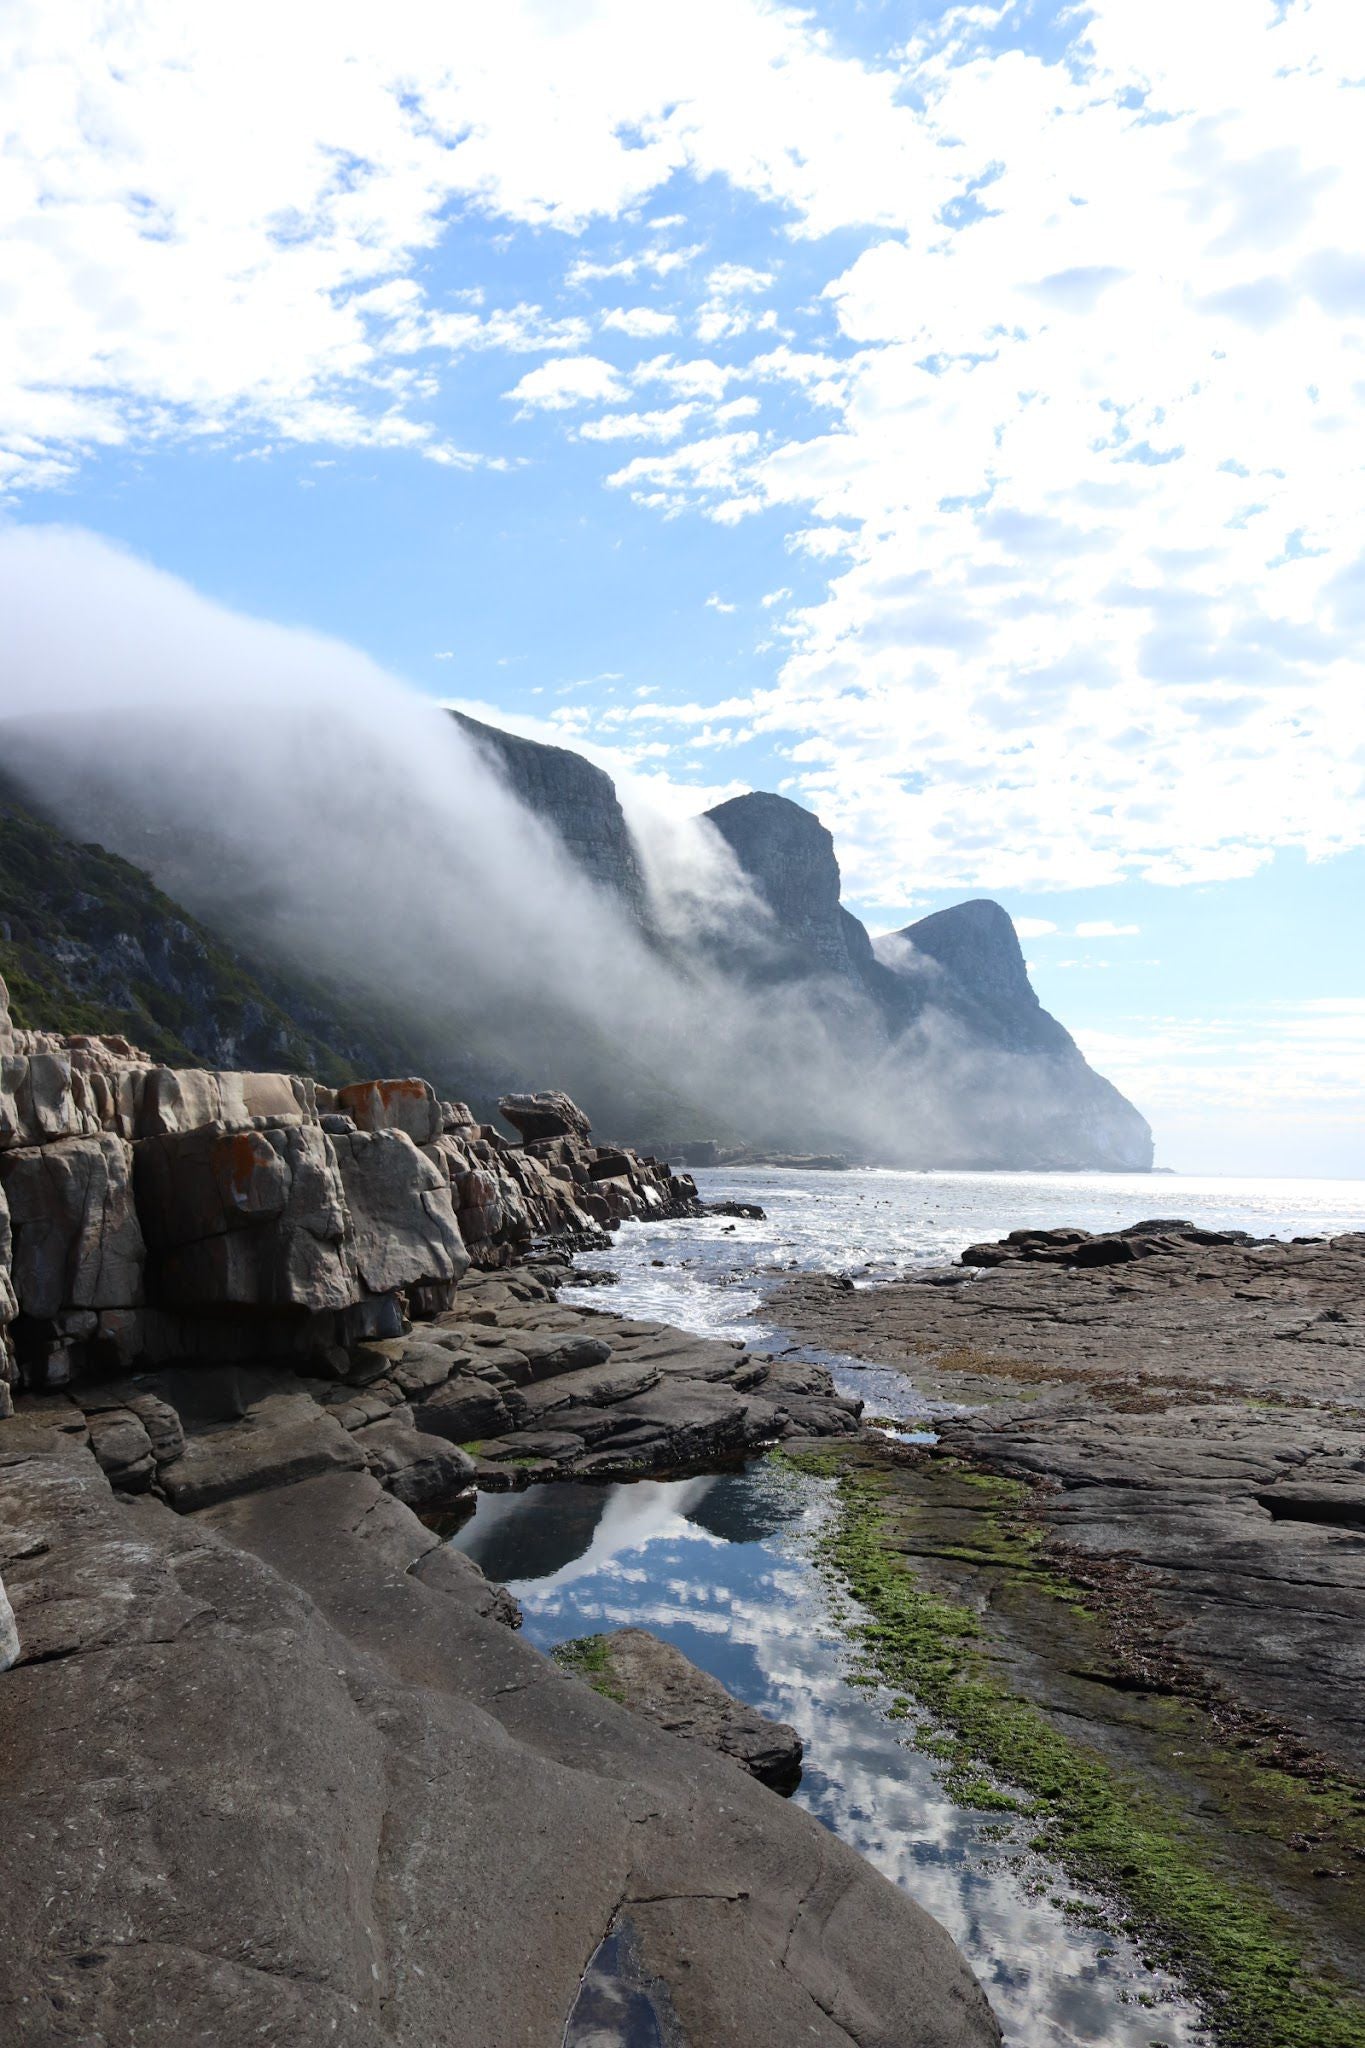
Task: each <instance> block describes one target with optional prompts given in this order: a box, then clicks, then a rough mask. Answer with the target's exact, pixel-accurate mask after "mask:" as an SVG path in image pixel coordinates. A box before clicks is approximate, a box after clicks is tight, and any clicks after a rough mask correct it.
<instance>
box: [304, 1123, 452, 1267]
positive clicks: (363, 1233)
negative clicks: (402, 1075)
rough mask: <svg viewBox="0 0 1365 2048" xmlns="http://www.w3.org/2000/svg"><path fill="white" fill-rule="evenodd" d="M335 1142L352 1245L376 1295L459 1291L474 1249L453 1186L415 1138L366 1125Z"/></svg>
mask: <svg viewBox="0 0 1365 2048" xmlns="http://www.w3.org/2000/svg"><path fill="white" fill-rule="evenodd" d="M343 1092H344V1091H343ZM327 1142H328V1143H329V1144H330V1146H331V1148H332V1150H333V1152H334V1153H335V1155H336V1159H337V1162H338V1165H339V1167H340V1169H341V1184H342V1187H343V1189H344V1190H345V1197H346V1206H347V1209H348V1210H349V1212H350V1226H351V1248H352V1249H353V1252H354V1256H355V1260H356V1264H357V1266H358V1268H359V1271H360V1277H361V1279H362V1280H363V1281H364V1283H365V1285H366V1287H368V1288H369V1289H370V1291H371V1293H373V1294H387V1293H389V1292H390V1291H391V1290H392V1289H394V1288H398V1287H413V1286H417V1285H431V1284H433V1283H436V1284H445V1285H446V1286H447V1287H449V1288H452V1289H453V1284H454V1282H455V1281H457V1280H458V1279H459V1278H460V1276H461V1274H463V1273H464V1272H466V1271H467V1269H468V1266H469V1254H468V1252H467V1251H466V1250H465V1247H464V1239H463V1238H462V1237H461V1235H460V1228H459V1225H458V1224H457V1223H456V1221H455V1211H454V1209H453V1208H452V1207H451V1203H450V1188H449V1185H448V1183H447V1182H446V1181H445V1180H444V1179H443V1177H442V1175H441V1173H440V1172H439V1170H438V1169H437V1168H436V1166H434V1165H433V1163H432V1162H431V1161H430V1160H429V1159H426V1158H424V1157H423V1155H422V1154H421V1153H420V1152H419V1151H418V1149H417V1147H416V1145H415V1144H414V1142H413V1140H412V1138H411V1136H410V1135H409V1134H408V1133H407V1132H406V1131H404V1130H401V1129H398V1128H396V1127H395V1128H385V1129H379V1130H365V1129H363V1128H362V1129H360V1130H358V1131H353V1132H350V1133H348V1134H346V1135H344V1136H342V1135H338V1136H337V1137H334V1138H331V1139H329V1140H328V1141H327Z"/></svg>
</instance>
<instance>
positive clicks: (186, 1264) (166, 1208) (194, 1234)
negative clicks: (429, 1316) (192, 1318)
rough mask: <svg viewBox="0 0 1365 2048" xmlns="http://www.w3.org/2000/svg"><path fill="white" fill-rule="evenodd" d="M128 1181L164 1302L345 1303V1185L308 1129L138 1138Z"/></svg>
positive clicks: (327, 1148)
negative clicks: (134, 1192) (132, 1186)
mask: <svg viewBox="0 0 1365 2048" xmlns="http://www.w3.org/2000/svg"><path fill="white" fill-rule="evenodd" d="M134 1181H135V1186H136V1190H137V1200H138V1208H139V1212H140V1214H141V1216H142V1220H143V1226H144V1229H145V1231H146V1235H147V1242H148V1246H149V1248H150V1251H151V1254H152V1259H153V1267H154V1279H155V1285H156V1287H157V1289H158V1292H159V1296H160V1298H161V1299H162V1300H163V1301H164V1302H166V1303H167V1304H168V1305H170V1306H175V1307H184V1308H187V1309H194V1310H197V1311H201V1312H202V1311H204V1310H212V1309H215V1308H219V1307H224V1306H228V1305H233V1306H239V1307H251V1308H301V1309H312V1310H315V1311H316V1310H329V1309H343V1308H346V1307H348V1306H349V1305H350V1304H351V1303H352V1302H354V1301H355V1299H356V1297H357V1295H358V1293H359V1288H358V1286H357V1279H356V1267H355V1260H354V1257H353V1254H352V1252H351V1248H350V1244H349V1241H348V1240H349V1221H350V1219H349V1214H348V1211H347V1206H346V1196H345V1190H344V1188H343V1185H342V1179H341V1172H340V1169H339V1167H338V1165H337V1160H336V1156H335V1154H334V1153H333V1151H332V1149H331V1141H330V1140H329V1139H328V1138H327V1137H326V1136H325V1135H324V1133H323V1132H322V1130H321V1129H320V1128H318V1127H317V1126H316V1125H307V1124H305V1125H300V1126H297V1127H295V1128H281V1129H276V1130H244V1131H225V1130H223V1129H221V1128H210V1129H206V1130H197V1131H185V1132H179V1133H167V1134H166V1135H164V1136H161V1137H156V1138H146V1139H144V1140H143V1141H142V1143H141V1144H139V1145H138V1147H137V1150H136V1158H135V1171H134Z"/></svg>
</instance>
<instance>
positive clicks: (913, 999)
mask: <svg viewBox="0 0 1365 2048" xmlns="http://www.w3.org/2000/svg"><path fill="white" fill-rule="evenodd" d="M706 817H707V819H708V820H709V822H710V823H711V824H712V825H713V826H714V827H715V829H716V831H717V832H719V833H720V835H721V837H722V838H723V839H724V840H725V843H726V845H727V846H728V847H729V848H730V851H731V852H732V853H733V855H734V856H735V859H736V860H737V861H738V863H739V865H740V867H741V868H742V870H743V871H744V873H745V875H746V876H747V877H748V879H749V881H750V882H751V883H752V884H753V887H754V889H755V892H756V894H757V895H758V897H759V898H760V900H761V902H762V903H763V905H764V906H765V908H766V911H767V913H768V922H767V925H766V928H765V930H764V931H762V932H760V933H759V934H758V935H757V936H756V937H755V936H754V935H753V934H751V933H749V932H748V931H745V932H743V933H736V934H735V935H734V936H733V937H732V938H729V939H727V940H723V941H722V942H721V945H720V947H719V949H718V950H719V953H720V955H721V957H722V958H723V959H724V962H725V964H726V966H727V967H729V968H730V969H731V971H733V972H737V973H739V974H741V975H743V976H745V978H747V979H748V980H749V981H750V982H752V983H755V984H757V985H758V986H760V987H762V986H765V985H767V986H771V985H773V984H781V983H788V984H793V985H800V984H801V983H803V982H806V983H810V982H814V981H817V980H824V981H826V982H832V983H833V985H834V986H835V987H836V988H837V989H839V990H840V991H841V993H842V994H843V995H844V997H845V999H846V1000H847V999H849V998H850V997H855V998H859V999H862V1000H864V1001H865V1002H867V1003H868V1004H870V1005H872V1006H873V1007H874V1008H875V1009H876V1011H877V1012H878V1013H879V1014H880V1016H881V1018H882V1020H883V1023H884V1026H885V1029H886V1032H887V1034H888V1035H889V1037H890V1039H891V1040H892V1042H893V1043H898V1044H902V1045H905V1044H910V1043H918V1044H921V1045H922V1046H923V1049H924V1054H925V1057H926V1058H927V1059H930V1060H931V1061H932V1062H933V1065H934V1070H935V1071H937V1072H938V1073H940V1074H942V1075H943V1077H944V1080H943V1087H944V1091H945V1092H947V1093H951V1094H953V1095H955V1096H957V1097H958V1100H957V1102H956V1104H955V1113H954V1115H953V1117H952V1118H951V1120H945V1119H942V1118H937V1119H933V1120H932V1123H931V1130H932V1136H930V1135H929V1133H928V1132H926V1141H927V1142H928V1143H929V1144H930V1146H931V1150H930V1152H929V1153H928V1154H927V1155H926V1163H928V1160H930V1159H931V1160H932V1163H934V1164H937V1165H945V1166H946V1165H962V1166H1009V1167H1028V1166H1039V1167H1049V1168H1061V1167H1076V1168H1085V1167H1103V1168H1119V1169H1129V1170H1134V1171H1138V1172H1145V1171H1146V1170H1147V1169H1148V1168H1150V1166H1151V1163H1152V1135H1151V1131H1150V1129H1149V1128H1148V1125H1147V1123H1146V1121H1145V1119H1144V1118H1143V1117H1142V1116H1141V1115H1140V1114H1139V1113H1138V1111H1137V1110H1136V1109H1134V1108H1133V1106H1132V1104H1131V1103H1130V1102H1128V1101H1127V1100H1126V1098H1125V1097H1124V1096H1123V1095H1121V1094H1120V1093H1119V1091H1118V1089H1117V1088H1115V1087H1114V1086H1113V1084H1112V1083H1111V1082H1109V1081H1106V1080H1105V1079H1104V1077H1103V1075H1100V1074H1097V1073H1096V1072H1095V1071H1094V1069H1093V1068H1092V1067H1091V1066H1090V1065H1089V1064H1088V1062H1087V1061H1086V1059H1085V1057H1084V1055H1083V1054H1082V1053H1081V1050H1080V1048H1079V1046H1078V1045H1077V1044H1076V1042H1075V1040H1074V1039H1073V1038H1072V1036H1071V1034H1070V1032H1069V1031H1067V1029H1066V1028H1065V1026H1064V1025H1062V1024H1060V1023H1059V1022H1058V1021H1057V1019H1056V1018H1055V1017H1053V1016H1051V1015H1050V1014H1049V1012H1048V1011H1046V1010H1045V1009H1044V1008H1043V1006H1042V1004H1041V1003H1040V1002H1039V1000H1038V997H1037V995H1036V993H1035V992H1034V989H1033V986H1032V984H1031V983H1030V981H1029V978H1028V969H1027V967H1026V965H1025V962H1024V955H1023V952H1022V950H1021V948H1020V945H1019V939H1018V936H1017V934H1016V932H1015V929H1014V925H1013V923H1012V922H1011V920H1010V917H1009V914H1008V912H1007V911H1005V910H1004V909H1002V908H1001V906H1000V905H999V904H998V903H992V902H990V901H988V900H986V899H984V898H977V899H976V900H974V901H972V902H969V903H959V904H955V905H953V907H952V908H951V909H948V910H940V911H935V912H934V913H933V915H932V916H930V917H925V918H921V919H920V920H919V921H918V923H915V924H911V925H906V926H905V927H904V929H903V930H901V931H899V932H892V933H888V934H887V935H886V936H885V937H884V938H881V939H879V940H878V941H877V942H876V944H875V945H874V943H873V941H872V939H871V938H870V937H869V936H868V933H867V931H866V930H865V928H864V927H863V925H862V924H860V923H859V921H858V919H857V918H856V917H854V916H853V915H852V914H851V913H850V912H849V911H847V910H845V909H844V907H843V905H842V904H841V902H840V900H839V898H840V890H841V878H840V874H839V862H838V858H837V856H836V854H835V851H834V840H833V838H832V836H831V834H830V833H829V832H828V831H827V830H826V829H825V827H824V826H823V825H822V824H821V823H820V820H819V819H818V818H817V817H815V815H814V814H813V813H812V812H810V811H807V810H804V809H803V808H802V807H801V805H799V804H795V803H792V802H791V801H790V799H789V798H787V797H782V796H775V795H772V794H768V793H765V792H757V791H756V792H753V793H751V794H749V795H747V796H738V797H732V798H731V799H730V800H729V801H728V802H727V803H723V804H718V805H717V806H716V807H715V809H714V810H710V811H708V812H707V813H706ZM926 1108H927V1105H926ZM920 1113H921V1115H922V1116H923V1115H924V1114H925V1112H924V1110H922V1111H921V1112H920ZM926 1121H928V1119H926Z"/></svg>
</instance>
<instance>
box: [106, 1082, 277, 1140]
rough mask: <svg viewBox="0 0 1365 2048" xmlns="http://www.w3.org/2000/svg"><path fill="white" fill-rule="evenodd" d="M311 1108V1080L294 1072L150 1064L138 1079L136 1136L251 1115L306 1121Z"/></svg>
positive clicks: (239, 1121) (248, 1119)
mask: <svg viewBox="0 0 1365 2048" xmlns="http://www.w3.org/2000/svg"><path fill="white" fill-rule="evenodd" d="M315 1113H316V1112H315V1103H314V1096H313V1084H312V1082H311V1081H307V1080H304V1079H302V1078H300V1077H299V1076H296V1075H291V1074H246V1073H237V1072H221V1071H219V1072H215V1071H211V1070H206V1069H204V1068H199V1067H188V1068H172V1067H152V1068H151V1069H150V1070H149V1071H148V1073H147V1075H146V1077H145V1081H144V1083H143V1088H142V1094H141V1104H140V1108H139V1111H138V1116H137V1136H138V1137H139V1138H154V1137H162V1136H165V1135H167V1134H169V1133H171V1132H177V1131H200V1130H203V1129H204V1127H205V1126H206V1125H208V1124H227V1125H241V1124H246V1123H250V1122H251V1121H252V1119H253V1118H255V1117H268V1118H270V1119H271V1120H272V1121H279V1122H282V1123H306V1122H311V1121H312V1120H313V1117H314V1115H315Z"/></svg>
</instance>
